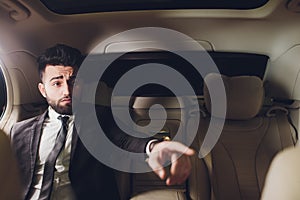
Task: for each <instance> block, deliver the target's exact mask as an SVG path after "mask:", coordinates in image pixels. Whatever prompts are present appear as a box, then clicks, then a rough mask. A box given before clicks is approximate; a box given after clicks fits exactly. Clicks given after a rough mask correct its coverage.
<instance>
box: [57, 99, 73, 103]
mask: <svg viewBox="0 0 300 200" xmlns="http://www.w3.org/2000/svg"><path fill="white" fill-rule="evenodd" d="M60 102H63V103H72V99H71V98H63V99H62V100H61V101H60Z"/></svg>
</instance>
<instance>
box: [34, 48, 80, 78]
mask: <svg viewBox="0 0 300 200" xmlns="http://www.w3.org/2000/svg"><path fill="white" fill-rule="evenodd" d="M82 60H83V56H82V54H81V52H80V51H79V50H78V49H76V48H73V47H70V46H67V45H64V44H56V45H55V46H53V47H50V48H48V49H46V51H45V52H44V53H43V54H41V55H40V56H39V57H38V58H37V62H38V67H39V74H40V78H41V79H42V76H43V72H44V71H45V68H46V65H63V66H71V67H77V68H79V67H80V65H81V63H82Z"/></svg>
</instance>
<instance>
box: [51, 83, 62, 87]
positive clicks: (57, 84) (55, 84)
mask: <svg viewBox="0 0 300 200" xmlns="http://www.w3.org/2000/svg"><path fill="white" fill-rule="evenodd" d="M52 85H53V86H56V87H58V86H60V85H61V83H60V82H54V83H53V84H52Z"/></svg>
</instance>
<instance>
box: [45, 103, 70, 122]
mask: <svg viewBox="0 0 300 200" xmlns="http://www.w3.org/2000/svg"><path fill="white" fill-rule="evenodd" d="M60 115H61V114H59V113H57V112H56V111H55V110H54V109H53V108H52V107H51V106H49V107H48V117H49V119H50V120H59V119H58V116H60ZM63 116H68V117H69V122H70V121H72V120H73V119H74V115H63Z"/></svg>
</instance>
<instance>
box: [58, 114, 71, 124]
mask: <svg viewBox="0 0 300 200" xmlns="http://www.w3.org/2000/svg"><path fill="white" fill-rule="evenodd" d="M57 119H59V120H60V121H61V123H62V124H63V126H66V125H67V122H68V120H69V117H68V116H62V115H60V116H58V117H57Z"/></svg>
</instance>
